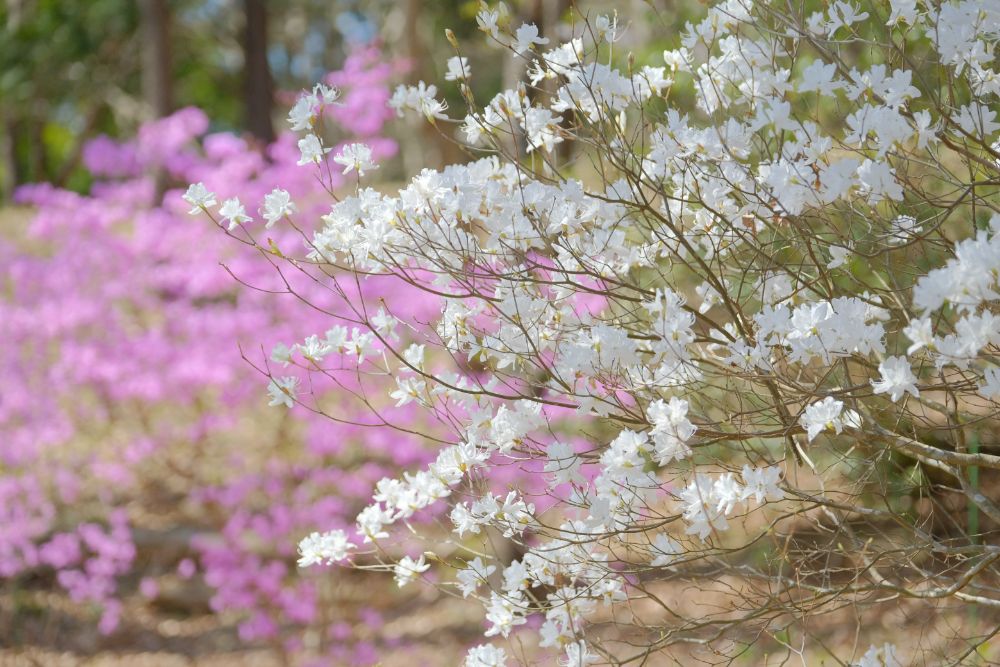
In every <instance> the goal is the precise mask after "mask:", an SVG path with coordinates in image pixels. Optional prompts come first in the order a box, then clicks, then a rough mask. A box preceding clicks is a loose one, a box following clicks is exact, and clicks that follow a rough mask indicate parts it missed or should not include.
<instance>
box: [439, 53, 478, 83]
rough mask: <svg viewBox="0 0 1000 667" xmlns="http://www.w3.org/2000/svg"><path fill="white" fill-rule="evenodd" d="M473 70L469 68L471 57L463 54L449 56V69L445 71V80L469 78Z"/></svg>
mask: <svg viewBox="0 0 1000 667" xmlns="http://www.w3.org/2000/svg"><path fill="white" fill-rule="evenodd" d="M471 71H472V70H470V69H469V59H468V58H463V57H462V56H455V57H454V58H448V71H447V72H445V75H444V80H445V81H464V80H466V79H468V78H469V74H470V73H471Z"/></svg>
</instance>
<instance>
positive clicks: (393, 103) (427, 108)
mask: <svg viewBox="0 0 1000 667" xmlns="http://www.w3.org/2000/svg"><path fill="white" fill-rule="evenodd" d="M435 95H437V86H435V85H433V84H432V85H427V84H426V83H424V82H423V81H418V82H417V85H415V86H406V85H400V86H397V87H396V91H395V92H394V93H393V94H392V98H391V99H390V100H389V107H390V108H392V109H395V110H396V114H397V115H398V116H400V117H402V116H403V111H404V110H406V109H410V110H413V111H419V112H420V113H422V114H423V115H424V117H425V118H427V120H429V121H431V122H434V120H435V119H437V118H447V117H448V116H447V115H446V114H445V113H444V112H445V111H447V110H448V105H447V103H445V102H442V101H440V100H437V99H435V98H434V96H435Z"/></svg>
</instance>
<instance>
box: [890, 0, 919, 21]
mask: <svg viewBox="0 0 1000 667" xmlns="http://www.w3.org/2000/svg"><path fill="white" fill-rule="evenodd" d="M889 4H890V6H891V7H892V12H891V13H890V14H889V20H888V21H886V23H885V24H886V25H895V24H896V23H899V22H900V21H902V22H904V23H908V24H909V25H913V24H914V23H915V22H916V20H917V0H889Z"/></svg>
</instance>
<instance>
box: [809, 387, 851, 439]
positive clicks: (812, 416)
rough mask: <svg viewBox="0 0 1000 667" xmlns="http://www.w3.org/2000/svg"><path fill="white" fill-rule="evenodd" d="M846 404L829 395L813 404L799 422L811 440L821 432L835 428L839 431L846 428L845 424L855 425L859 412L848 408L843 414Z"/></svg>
mask: <svg viewBox="0 0 1000 667" xmlns="http://www.w3.org/2000/svg"><path fill="white" fill-rule="evenodd" d="M843 410H844V404H843V403H842V402H841V401H838V400H836V399H835V398H834V397H833V396H827V397H826V398H824V399H823V400H822V401H817V402H816V403H813V404H811V405H810V406H809V407H807V408H806V409H805V411H804V412H803V413H802V416H801V417H799V423H800V424H802V427H803V428H805V429H806V435H807V437H808V438H809V441H810V442H812V439H813V438H815V437H816V436H817V435H819V434H820V433H821V432H823V431H826V430H829V429H833V430H834V431H836V432H837V433H840V432H841V431H843V430H844V427H845V426H854V425H855V424H856V423H858V422H857V420H858V417H857V413H855V412H853V411H852V410H848V411H847V413H844V414H843V415H841V413H842V412H843Z"/></svg>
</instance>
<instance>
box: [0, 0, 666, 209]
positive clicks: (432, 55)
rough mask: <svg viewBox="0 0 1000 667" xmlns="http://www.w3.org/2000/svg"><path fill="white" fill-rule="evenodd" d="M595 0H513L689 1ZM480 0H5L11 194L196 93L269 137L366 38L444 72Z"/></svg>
mask: <svg viewBox="0 0 1000 667" xmlns="http://www.w3.org/2000/svg"><path fill="white" fill-rule="evenodd" d="M585 4H586V7H585V8H584V7H580V6H576V5H573V3H571V2H570V1H569V0H515V1H514V2H509V3H508V5H509V6H510V8H511V10H512V11H514V12H515V13H516V14H517V15H518V18H520V19H523V20H530V21H532V22H534V23H536V24H538V25H539V26H540V27H541V29H542V32H543V34H544V33H546V32H547V30H551V29H552V28H553V26H554V25H555V24H556V23H558V22H559V21H560V20H562V19H565V18H567V17H568V16H569V15H570V14H571V13H572V11H574V10H577V11H591V10H594V11H597V10H607V9H611V8H614V9H619V10H620V11H621V12H622V14H623V15H629V16H632V17H635V16H642V15H644V14H646V13H648V10H649V8H650V7H651V6H654V5H656V4H660V5H663V8H666V7H667V6H671V9H673V5H675V4H677V3H650V2H647V1H646V0H628V2H625V3H608V2H588V3H585ZM679 4H680V5H684V4H686V3H679ZM577 5H579V3H577ZM478 8H479V1H478V0H281V1H280V2H279V1H275V0H271V1H269V0H87V1H85V2H66V1H64V0H4V1H3V2H2V3H0V26H2V29H0V196H3V197H5V198H9V197H10V195H11V193H12V192H13V191H14V189H15V188H16V187H17V186H18V185H19V184H23V183H28V182H40V181H46V182H51V183H54V184H56V185H59V186H65V187H69V188H71V189H75V190H83V189H85V188H86V187H87V186H88V184H89V182H88V178H89V177H88V174H87V171H86V170H85V169H81V168H80V167H81V165H80V162H81V152H82V147H83V145H84V143H85V142H86V140H87V139H88V138H90V137H93V136H95V135H98V134H106V135H109V136H112V137H123V136H132V135H134V133H135V131H136V129H137V128H138V127H139V125H140V124H141V123H142V122H143V121H147V120H150V119H152V118H157V117H163V116H166V115H168V114H169V113H171V112H172V111H175V110H177V109H179V108H182V107H186V106H195V107H198V108H200V109H202V110H204V111H205V112H206V113H207V114H208V116H209V118H210V119H211V121H212V128H211V129H212V130H213V131H236V132H239V133H246V134H247V135H250V136H253V137H254V138H256V139H257V140H258V141H259V142H262V143H265V144H266V143H270V142H271V141H273V140H274V138H275V132H276V124H275V123H276V119H278V120H279V122H280V119H281V118H283V111H281V110H283V109H284V108H286V107H287V106H288V103H289V102H290V100H291V99H293V98H294V94H295V93H296V92H297V91H298V90H300V89H302V88H308V87H310V86H311V85H312V84H313V83H315V82H316V81H318V80H319V79H320V78H321V77H322V76H323V75H324V74H325V73H327V72H330V71H332V70H334V69H336V68H337V67H338V66H339V65H341V64H342V63H343V61H344V59H345V57H346V56H347V54H349V53H350V52H351V50H352V48H356V47H357V46H358V45H361V44H369V43H377V44H378V45H380V46H381V47H382V48H383V50H384V53H385V55H386V56H387V57H388V58H390V59H396V60H398V61H400V62H404V63H405V67H406V70H407V74H406V75H405V76H404V77H402V79H404V80H405V81H417V80H421V79H423V80H426V81H428V82H432V81H437V82H440V81H441V76H442V74H443V72H444V69H445V68H444V61H445V60H446V59H447V58H448V57H449V56H451V55H454V53H453V50H452V48H451V46H450V45H449V44H448V43H447V41H446V40H445V39H444V29H445V28H451V29H452V30H453V31H454V32H455V33H456V35H457V36H458V37H459V39H461V40H462V41H463V48H464V49H466V50H467V52H468V53H467V55H470V56H472V57H473V59H475V55H476V54H477V52H481V51H482V50H484V48H485V43H484V40H482V39H480V38H479V36H478V32H477V31H476V23H475V20H474V19H475V14H476V12H477V10H478ZM649 29H650V26H647V25H642V24H634V25H632V26H630V30H629V34H627V35H626V42H628V43H633V44H636V43H638V44H646V43H647V42H646V41H645V40H644V38H645V37H646V36H647V34H648V30H649ZM470 37H474V38H473V39H469V38H470ZM497 64H498V66H497V68H496V69H495V70H494V71H490V70H489V69H485V68H480V69H479V70H478V71H477V76H476V78H475V82H474V87H475V89H476V92H477V93H479V94H482V95H485V96H491V95H492V94H493V93H495V92H496V91H497V90H499V89H500V87H501V84H503V83H504V82H507V83H511V82H513V81H516V80H517V77H518V75H519V74H520V73H519V72H518V71H517V69H516V68H517V64H516V63H514V62H513V61H512V60H511V59H509V58H505V59H502V60H498V61H497ZM400 82H402V81H400ZM397 83H399V82H397ZM449 92H450V93H451V94H452V95H454V97H455V101H456V102H460V98H459V97H458V96H457V94H456V92H455V91H449ZM487 99H488V97H487ZM280 129H282V128H281V127H278V128H277V130H280ZM400 136H401V137H403V138H404V145H403V146H402V151H401V153H402V155H403V156H404V158H405V156H407V155H409V156H415V157H416V158H417V159H418V160H419V162H420V165H422V166H435V164H434V163H435V162H440V161H441V159H442V157H455V156H454V154H450V155H448V156H442V155H441V154H440V151H442V150H443V151H447V150H448V149H447V147H446V146H447V142H443V143H442V142H440V141H439V140H438V139H436V138H435V137H434V133H433V132H416V133H412V132H410V133H405V132H404V133H400ZM407 138H408V142H409V145H407ZM428 141H430V142H431V145H430V146H427V145H426V143H427V142H428ZM418 143H420V144H423V145H422V146H421V148H420V149H419V150H416V151H415V150H413V149H414V148H415V146H416V144H418ZM408 149H409V150H408ZM412 162H413V160H412V159H411V163H412ZM407 166H411V167H416V166H417V165H416V164H409V165H407ZM406 171H408V172H409V171H410V170H406Z"/></svg>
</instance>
